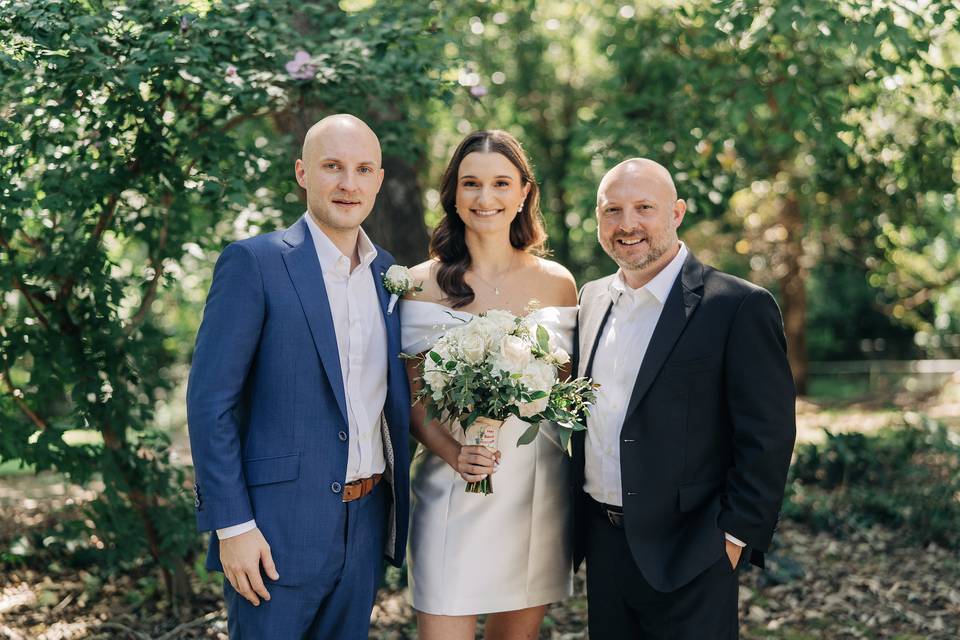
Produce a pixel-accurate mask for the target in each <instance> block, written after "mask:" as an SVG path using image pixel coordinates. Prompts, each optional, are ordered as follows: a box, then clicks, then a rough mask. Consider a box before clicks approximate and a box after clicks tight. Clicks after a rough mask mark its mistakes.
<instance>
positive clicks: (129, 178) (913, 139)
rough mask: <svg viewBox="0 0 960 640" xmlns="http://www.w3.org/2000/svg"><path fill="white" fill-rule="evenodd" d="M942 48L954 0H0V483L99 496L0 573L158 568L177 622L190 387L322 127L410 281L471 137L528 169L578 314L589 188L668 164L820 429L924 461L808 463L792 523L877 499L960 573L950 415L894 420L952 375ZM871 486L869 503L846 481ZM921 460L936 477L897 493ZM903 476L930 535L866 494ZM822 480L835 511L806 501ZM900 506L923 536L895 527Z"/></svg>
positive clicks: (32, 541) (956, 265)
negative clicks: (885, 425) (752, 285)
mask: <svg viewBox="0 0 960 640" xmlns="http://www.w3.org/2000/svg"><path fill="white" fill-rule="evenodd" d="M958 23H960V10H958V8H957V7H956V4H955V3H954V2H950V1H946V0H929V1H925V2H916V3H914V2H898V1H894V0H889V1H886V0H876V1H873V2H865V1H858V0H829V1H827V0H816V1H810V0H807V1H801V0H717V1H708V0H660V1H655V2H628V1H626V0H623V1H621V2H605V1H600V0H583V1H578V2H566V1H563V0H552V1H549V2H547V1H543V0H505V1H503V2H486V1H481V0H471V1H467V0H461V1H454V2H437V1H434V2H430V3H427V2H424V3H404V2H399V1H395V0H343V1H341V2H336V1H333V0H320V1H308V2H287V1H286V0H279V1H277V2H270V3H266V2H255V1H250V2H236V1H234V0H229V1H225V2H214V1H210V0H190V1H189V2H161V3H155V2H145V1H130V2H125V3H120V2H105V3H88V2H82V1H80V0H59V1H57V2H42V3H40V2H2V3H0V115H2V118H0V167H2V168H3V172H4V175H5V176H6V178H7V180H6V181H5V183H4V184H3V185H2V186H0V283H2V285H0V286H2V289H3V296H2V299H0V367H2V368H0V421H2V423H0V473H16V472H18V470H19V472H20V473H22V472H24V471H28V472H31V473H32V472H41V471H48V472H56V473H57V474H63V477H65V478H66V480H67V482H68V483H73V484H76V485H79V486H83V487H91V486H93V487H96V495H95V496H93V497H92V499H90V500H88V501H85V502H84V503H83V505H82V508H80V507H78V508H79V511H77V509H74V510H73V511H70V510H67V511H65V512H64V513H62V514H59V515H57V516H56V517H54V518H53V519H52V520H50V521H49V522H47V524H46V525H45V526H47V527H48V528H47V529H43V528H42V527H41V528H40V529H36V530H35V531H34V532H33V533H28V532H26V531H22V530H18V529H16V528H14V529H13V530H9V531H0V534H2V535H0V541H2V542H3V544H5V545H7V546H8V547H9V549H8V550H7V551H2V553H3V556H2V560H3V562H4V563H13V565H16V564H17V563H25V562H26V563H29V562H30V560H29V559H30V558H31V557H37V554H41V555H42V553H44V550H45V549H46V550H48V551H49V550H50V549H51V548H53V549H58V548H61V547H57V545H66V546H63V547H62V548H63V549H68V548H69V551H70V555H71V557H72V558H73V559H74V561H75V562H78V563H79V564H81V565H83V566H87V565H89V564H90V563H92V564H94V565H101V566H104V567H108V568H109V567H112V568H114V569H111V570H115V568H117V567H122V568H126V569H129V568H130V567H143V568H145V570H147V571H152V570H154V569H156V568H158V567H159V569H160V572H161V573H162V575H163V582H164V587H165V593H166V597H167V598H169V600H170V601H171V602H174V603H176V602H177V601H180V600H182V597H183V596H184V595H185V594H186V593H188V592H189V591H190V590H191V589H192V588H194V587H191V585H190V579H191V576H195V575H196V571H192V570H191V569H190V566H191V565H193V564H194V561H195V560H196V558H197V557H198V549H199V548H200V545H199V544H198V537H197V536H196V535H195V533H194V532H193V524H192V515H191V511H192V499H191V497H190V493H189V486H190V485H191V481H190V473H189V467H188V466H185V463H188V462H189V458H188V455H189V452H188V451H187V450H186V448H185V445H184V437H183V434H184V429H185V425H184V423H185V411H184V406H183V382H184V380H185V376H186V372H187V370H188V366H189V362H190V357H191V350H192V345H193V340H194V336H195V333H196V329H197V326H198V324H199V320H200V317H201V314H202V306H203V301H204V298H205V295H206V291H207V288H208V286H209V282H210V276H211V271H212V265H213V264H214V262H215V260H216V257H217V255H218V254H219V252H220V251H221V250H222V248H223V247H224V246H225V245H226V244H227V243H228V242H230V241H233V240H235V239H238V238H243V237H247V236H250V235H253V234H257V233H262V232H266V231H270V230H273V229H276V228H280V227H283V226H286V225H288V224H290V223H292V222H293V221H294V220H296V218H297V217H298V216H299V215H301V214H302V212H303V207H304V204H303V194H302V192H301V191H300V190H299V188H298V187H297V186H296V184H295V182H294V179H293V171H292V167H293V161H294V159H295V158H296V157H297V155H298V150H299V146H300V143H301V142H302V139H303V135H304V133H305V131H306V129H307V128H308V127H309V126H310V124H312V123H313V122H315V121H316V120H317V119H319V118H320V117H322V116H324V115H326V114H329V113H334V112H338V111H348V112H351V113H355V114H357V115H358V116H360V117H362V118H364V119H366V120H367V121H368V122H370V123H371V125H372V126H373V127H374V129H375V130H376V131H377V132H378V133H379V134H380V137H381V140H382V142H383V146H384V151H385V156H384V166H385V168H386V171H387V180H386V183H385V185H384V188H383V191H382V192H381V195H380V197H379V199H378V203H377V207H376V209H375V212H374V214H373V215H372V216H371V218H370V220H369V222H368V224H367V225H365V226H366V227H367V230H368V232H370V234H371V235H372V236H373V237H374V239H375V240H376V241H378V242H379V243H380V244H382V245H383V246H385V247H386V248H388V249H390V250H391V251H392V252H393V253H394V254H395V255H396V256H397V258H398V260H399V261H400V262H401V263H405V264H413V263H416V262H419V261H421V260H423V259H425V257H426V243H427V238H428V233H429V229H430V228H431V227H432V226H433V225H434V224H436V222H437V221H438V220H439V217H440V210H439V194H438V191H437V188H438V183H439V176H440V173H441V172H442V170H443V168H444V166H445V163H446V160H447V158H448V157H449V155H450V153H451V152H452V149H453V148H454V147H455V145H456V144H457V142H458V141H459V140H460V138H462V137H463V135H464V134H466V133H468V132H469V131H472V130H474V129H479V128H502V129H506V130H508V131H510V132H512V133H514V134H515V135H516V136H517V137H518V138H519V139H520V140H521V142H522V143H523V144H524V146H525V148H526V149H527V152H528V153H529V155H530V157H531V159H532V161H533V163H534V165H535V169H536V174H537V177H538V180H539V181H540V183H541V186H542V189H543V200H542V203H543V204H542V206H543V210H544V214H545V217H546V221H547V226H548V229H549V233H550V241H549V248H550V250H551V252H552V254H553V257H554V258H555V259H556V260H558V261H560V262H562V263H563V264H565V265H567V266H568V267H569V268H570V269H571V271H572V272H573V273H574V274H575V276H576V278H577V280H578V283H580V284H582V283H583V282H586V281H587V280H590V279H593V278H596V277H600V276H602V275H606V274H608V273H611V272H612V271H614V269H615V265H614V264H613V263H612V262H611V261H610V260H609V259H607V258H606V256H604V255H603V253H602V252H601V251H600V250H599V247H598V245H597V242H596V221H595V218H594V211H593V209H594V199H595V190H596V185H597V183H598V181H599V178H600V176H601V175H602V174H603V173H604V171H605V170H606V169H607V168H609V167H610V166H612V165H613V164H615V163H616V162H618V161H619V160H621V159H623V158H626V157H630V156H636V155H642V156H646V157H650V158H653V159H655V160H657V161H659V162H661V163H663V164H664V165H666V166H667V167H668V168H669V169H670V170H671V171H672V173H673V174H674V177H675V179H676V182H677V187H678V191H679V192H680V195H681V196H682V197H684V198H686V199H687V202H688V205H689V213H688V215H687V217H686V219H685V221H684V226H683V228H682V229H681V232H682V238H683V239H684V240H685V241H686V242H687V243H688V244H689V245H690V247H691V248H692V249H693V251H694V252H695V253H696V254H697V255H698V256H699V257H700V258H701V259H702V260H703V261H704V262H707V263H710V264H713V265H715V266H717V267H719V268H721V269H724V270H726V271H729V272H732V273H735V274H737V275H740V276H743V277H745V278H748V279H750V280H752V281H754V282H757V283H759V284H761V285H763V286H765V287H768V288H769V289H770V290H771V291H773V292H774V294H775V295H776V296H777V299H778V301H779V302H780V304H781V309H782V311H783V315H784V321H785V327H786V332H787V336H788V343H789V353H790V358H791V365H792V367H793V370H794V373H795V376H796V378H797V382H798V387H799V388H800V389H801V391H802V392H803V394H804V398H805V400H804V401H807V402H812V403H820V404H817V406H818V407H821V408H822V407H824V406H826V407H827V408H830V407H835V406H836V403H838V402H840V403H847V404H849V402H853V401H861V400H864V399H865V398H866V399H870V401H872V402H875V403H879V404H877V406H880V407H881V408H882V410H884V411H887V410H890V411H891V412H893V414H895V415H896V416H898V417H897V418H896V419H894V420H892V421H891V423H896V426H898V427H899V428H900V429H906V430H907V431H909V432H911V433H914V434H916V433H918V432H919V431H918V430H920V431H922V432H923V433H924V434H927V435H924V436H923V437H920V436H916V435H914V436H902V435H893V436H890V435H889V434H887V435H884V434H886V432H883V433H882V434H881V435H873V436H870V437H873V438H879V440H867V441H860V440H856V439H853V440H847V439H844V437H841V436H837V437H839V438H840V439H836V438H828V439H827V440H823V441H821V443H820V444H819V445H811V446H814V449H813V450H812V452H811V450H808V449H803V450H802V451H801V454H799V455H800V457H799V458H798V461H797V469H798V471H796V475H795V482H794V483H793V484H792V487H793V489H792V493H791V496H792V497H791V500H792V502H791V503H790V504H791V505H794V506H795V507H796V508H793V509H792V510H789V513H790V514H791V517H796V518H798V519H802V520H804V521H805V522H810V523H820V524H822V525H824V526H827V525H826V524H825V523H828V522H832V523H834V524H835V520H829V518H827V519H825V518H826V515H829V514H833V516H834V517H840V515H842V514H843V513H846V512H845V511H844V509H842V508H839V507H838V506H837V503H836V502H831V501H830V500H833V499H835V498H836V496H837V495H840V494H837V493H836V492H835V490H836V489H837V487H841V488H843V487H846V486H848V484H849V483H850V482H859V481H861V480H863V479H864V478H867V477H870V478H873V480H870V481H869V482H868V483H867V485H865V486H866V487H868V488H869V487H872V488H873V489H874V490H875V491H876V492H879V494H878V495H881V496H882V497H883V499H882V500H879V501H873V502H872V503H870V504H873V505H874V507H876V508H873V507H871V508H872V509H873V510H872V511H870V513H871V514H873V515H872V516H870V517H874V518H875V519H879V520H880V521H883V522H887V523H888V524H889V525H890V526H895V527H908V528H909V527H912V529H911V530H914V531H918V532H926V533H925V534H924V535H925V536H926V537H924V535H921V536H920V537H921V539H923V540H927V541H929V540H936V541H938V542H939V543H941V544H947V545H954V548H955V545H957V539H956V535H955V531H956V523H957V522H958V521H960V520H958V518H960V516H958V515H957V514H958V513H960V503H958V501H957V499H956V497H955V495H954V493H952V492H951V489H952V490H953V491H958V490H960V477H958V471H957V466H958V465H957V449H956V444H957V442H956V433H957V420H956V419H955V418H957V416H951V415H949V412H948V415H946V416H945V419H946V422H947V426H946V427H942V428H943V429H945V431H942V432H941V431H939V430H938V429H941V426H937V425H931V424H930V423H929V422H928V420H927V419H926V418H924V419H917V418H911V419H910V420H907V419H901V418H900V417H899V416H901V413H902V409H904V406H903V404H904V402H903V401H900V402H899V404H898V401H897V397H898V396H897V394H901V393H913V394H915V395H913V396H906V397H908V398H911V399H915V398H918V397H923V396H922V394H923V393H927V392H930V393H935V392H937V391H938V390H940V389H942V387H943V385H944V384H945V382H947V381H949V380H950V377H951V375H952V374H954V372H956V371H957V369H958V368H960V366H958V364H957V361H956V359H958V358H960V277H958V276H960V204H958V196H960V144H958V141H960V99H958V98H960V29H958ZM916 394H921V395H919V396H918V395H916ZM912 401H913V400H908V401H907V402H912ZM907 408H910V407H907ZM818 415H823V416H826V417H824V418H823V419H822V420H821V421H820V422H819V423H818V426H826V427H829V426H831V419H830V418H829V416H827V414H818ZM941 417H944V416H941ZM897 433H899V432H897ZM937 434H940V435H937ZM885 438H892V439H893V440H892V441H893V442H896V443H899V444H898V445H897V447H896V448H897V450H898V451H901V452H902V454H903V455H902V456H900V457H898V456H896V455H892V454H891V455H888V456H887V457H886V458H883V455H880V454H878V453H877V451H878V449H877V447H880V448H881V449H883V446H885V445H883V444H877V443H883V442H888V440H887V439H885ZM898 438H899V439H898ZM818 446H819V447H820V449H819V451H820V455H818V454H817V453H816V452H817V451H818V449H817V448H816V447H818ZM883 450H884V451H886V449H883ZM838 451H839V452H840V453H838ZM831 452H832V453H831ZM924 452H926V453H924ZM931 452H933V453H931ZM878 455H879V456H880V458H881V459H888V460H889V461H890V464H889V465H887V466H885V467H883V469H885V470H886V472H887V476H885V477H886V481H884V482H881V481H879V480H876V474H881V475H882V473H883V471H882V470H880V471H878V470H877V469H876V468H875V467H870V469H871V471H869V473H868V471H867V470H864V469H865V468H864V467H863V466H862V465H860V463H861V462H863V461H865V460H876V459H878ZM917 456H920V458H922V459H923V460H924V461H926V463H925V464H928V466H929V465H933V466H932V467H931V468H932V469H934V470H932V471H930V473H929V474H927V475H924V474H922V473H920V474H919V475H917V474H916V473H914V474H913V475H910V476H909V478H910V479H906V480H904V479H903V478H902V477H901V475H898V474H900V473H901V472H902V473H907V470H908V469H910V468H911V467H912V466H915V465H916V464H917V460H918V459H919V458H918V457H917ZM838 459H840V460H841V463H837V460H838ZM944 460H945V461H946V462H944ZM844 461H846V462H844ZM858 461H859V462H858ZM837 464H841V465H842V464H847V465H848V466H847V467H844V468H845V469H853V471H852V472H849V473H847V472H838V471H837ZM831 465H832V466H831ZM858 465H860V466H858ZM921 466H922V465H921ZM818 469H819V471H818ZM838 473H839V474H840V475H839V476H838V475H837V474H838ZM870 473H873V474H874V476H870V475H869V474H870ZM910 473H913V472H910ZM8 477H9V476H8ZM838 477H839V478H841V480H837V478H838ZM917 478H920V479H921V480H922V482H920V484H916V485H915V486H920V487H922V486H928V485H930V484H937V485H938V487H939V489H938V491H936V492H932V493H931V492H928V494H924V495H927V498H928V499H929V500H930V503H929V504H925V503H924V502H923V500H922V499H920V498H918V496H917V495H916V494H915V493H909V492H906V493H904V492H900V493H897V492H893V491H886V490H885V489H882V487H884V486H887V485H886V484H885V482H887V481H896V482H899V481H900V480H904V481H905V482H914V483H916V482H919V481H918V480H917ZM817 482H820V483H821V484H822V485H823V486H822V488H823V490H824V491H825V492H827V493H825V494H824V496H833V498H831V499H830V500H827V499H826V498H824V499H823V500H818V499H814V498H811V497H810V495H811V494H809V492H807V493H806V494H803V487H804V486H805V485H804V483H806V486H809V485H815V484H816V483H817ZM924 483H926V484H924ZM801 494H803V495H805V496H806V498H804V497H803V496H802V495H801ZM842 495H843V496H846V498H847V499H848V503H849V504H850V505H857V504H866V503H865V502H864V501H863V500H861V499H860V498H859V497H855V496H859V494H856V492H855V491H853V490H851V492H845V493H843V494H842ZM956 495H960V493H957V494H956ZM797 496H800V497H799V498H798V497H797ZM851 496H854V498H851ZM798 500H799V502H798ZM804 500H806V501H804ZM918 500H919V502H918ZM867 502H869V501H867ZM845 504H847V503H845ZM877 504H880V506H876V505H877ZM918 504H919V505H921V507H922V508H921V509H920V511H921V512H922V513H927V510H930V511H929V512H930V513H932V512H933V511H934V510H936V511H937V512H938V513H939V514H940V515H937V516H936V517H935V518H933V517H932V516H931V518H932V519H931V518H926V519H925V518H918V517H912V516H911V517H906V516H904V514H903V512H902V509H903V508H905V507H906V506H910V505H914V506H916V505H918ZM797 505H800V506H797ZM881 507H883V508H881ZM851 508H852V507H851ZM883 509H887V511H884V510H883ZM915 512H916V508H914V509H913V511H912V513H914V514H915ZM857 513H858V514H859V515H857V516H856V517H857V518H860V519H859V520H856V519H854V520H853V521H855V522H861V523H862V522H865V520H863V517H866V516H863V513H862V512H857ZM878 513H879V514H881V515H882V514H884V513H886V514H888V516H889V517H885V518H884V517H880V516H877V515H876V514H878ZM818 514H819V515H818ZM890 514H892V515H890ZM68 516H69V517H68ZM821 516H822V517H821ZM851 517H852V516H851ZM830 526H833V525H830ZM950 531H953V533H948V532H950ZM58 540H59V541H60V542H55V541H58ZM84 563H86V564H84Z"/></svg>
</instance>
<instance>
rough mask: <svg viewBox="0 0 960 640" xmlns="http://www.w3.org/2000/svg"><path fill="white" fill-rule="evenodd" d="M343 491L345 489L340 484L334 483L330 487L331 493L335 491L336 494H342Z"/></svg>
mask: <svg viewBox="0 0 960 640" xmlns="http://www.w3.org/2000/svg"><path fill="white" fill-rule="evenodd" d="M341 489H343V487H342V486H340V483H339V482H334V483H333V484H331V485H330V491H333V492H334V493H340V490H341Z"/></svg>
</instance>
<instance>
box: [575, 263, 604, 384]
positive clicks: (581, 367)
mask: <svg viewBox="0 0 960 640" xmlns="http://www.w3.org/2000/svg"><path fill="white" fill-rule="evenodd" d="M611 277H613V276H611ZM608 286H609V277H608V278H604V279H603V280H600V281H599V282H598V283H597V284H596V285H595V286H594V287H593V288H594V290H595V293H592V294H591V295H590V296H586V295H585V296H584V298H585V299H584V300H583V304H581V306H580V309H581V318H580V324H579V325H578V335H577V338H578V344H577V350H578V354H579V357H578V358H577V375H578V376H589V375H590V373H589V372H590V371H591V369H592V367H593V357H594V355H595V354H596V352H597V345H598V344H599V340H600V333H601V332H602V330H603V326H604V325H605V324H606V322H607V318H608V317H609V316H610V310H611V309H612V308H613V303H612V301H611V300H610V296H609V294H608Z"/></svg>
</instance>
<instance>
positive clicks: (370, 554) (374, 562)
mask: <svg viewBox="0 0 960 640" xmlns="http://www.w3.org/2000/svg"><path fill="white" fill-rule="evenodd" d="M386 485H387V483H386V482H381V483H380V484H378V485H377V486H376V487H375V488H374V490H373V491H372V492H371V493H369V494H368V495H366V496H364V497H363V498H360V499H359V500H354V501H353V502H345V503H343V509H342V510H341V511H340V514H339V516H338V523H337V527H336V529H335V535H334V537H333V542H332V544H331V546H330V549H329V553H328V555H327V556H326V558H327V560H326V563H325V566H324V567H323V570H322V571H321V572H319V573H318V577H317V578H316V579H314V580H312V581H310V582H308V583H307V584H303V585H300V586H297V587H287V586H284V585H278V584H272V583H271V581H270V579H269V578H267V577H265V576H264V584H265V585H266V587H267V591H268V592H269V593H270V600H269V601H265V600H261V601H260V605H259V606H257V607H255V606H253V605H252V604H250V602H248V601H247V600H246V599H244V598H243V596H241V595H240V594H239V593H237V592H236V591H235V590H234V589H233V587H232V586H230V583H229V582H228V581H227V580H224V581H223V594H224V599H225V600H226V602H227V611H228V614H229V615H228V619H229V630H230V639H231V640H298V639H299V640H341V639H342V640H361V639H362V640H366V638H368V637H369V629H370V624H369V620H370V612H371V610H372V609H373V603H374V599H375V598H376V594H377V588H378V587H379V585H380V581H381V580H382V578H383V568H384V545H385V543H386V536H387V526H388V517H389V515H390V500H391V499H390V487H388V486H386ZM267 542H269V540H268V541H267Z"/></svg>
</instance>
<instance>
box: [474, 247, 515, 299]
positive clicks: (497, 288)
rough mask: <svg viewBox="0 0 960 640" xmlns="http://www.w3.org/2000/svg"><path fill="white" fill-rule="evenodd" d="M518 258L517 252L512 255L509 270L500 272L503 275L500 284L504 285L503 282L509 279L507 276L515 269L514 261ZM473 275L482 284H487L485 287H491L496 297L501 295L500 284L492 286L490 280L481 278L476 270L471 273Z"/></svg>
mask: <svg viewBox="0 0 960 640" xmlns="http://www.w3.org/2000/svg"><path fill="white" fill-rule="evenodd" d="M516 257H517V252H516V251H514V252H513V253H512V254H511V255H510V264H508V265H507V268H506V269H504V270H503V271H501V272H500V273H501V274H502V275H501V276H500V278H499V282H500V283H502V282H503V279H504V278H506V277H507V274H508V273H510V270H511V269H512V268H513V260H514V258H516ZM471 273H472V274H473V275H474V276H476V277H477V278H478V279H479V280H480V282H482V283H483V284H485V285H487V286H488V287H490V288H491V289H493V295H495V296H498V295H500V284H491V282H490V281H489V280H487V279H486V278H484V277H483V276H481V275H480V274H479V273H478V272H477V271H475V270H474V271H471Z"/></svg>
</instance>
